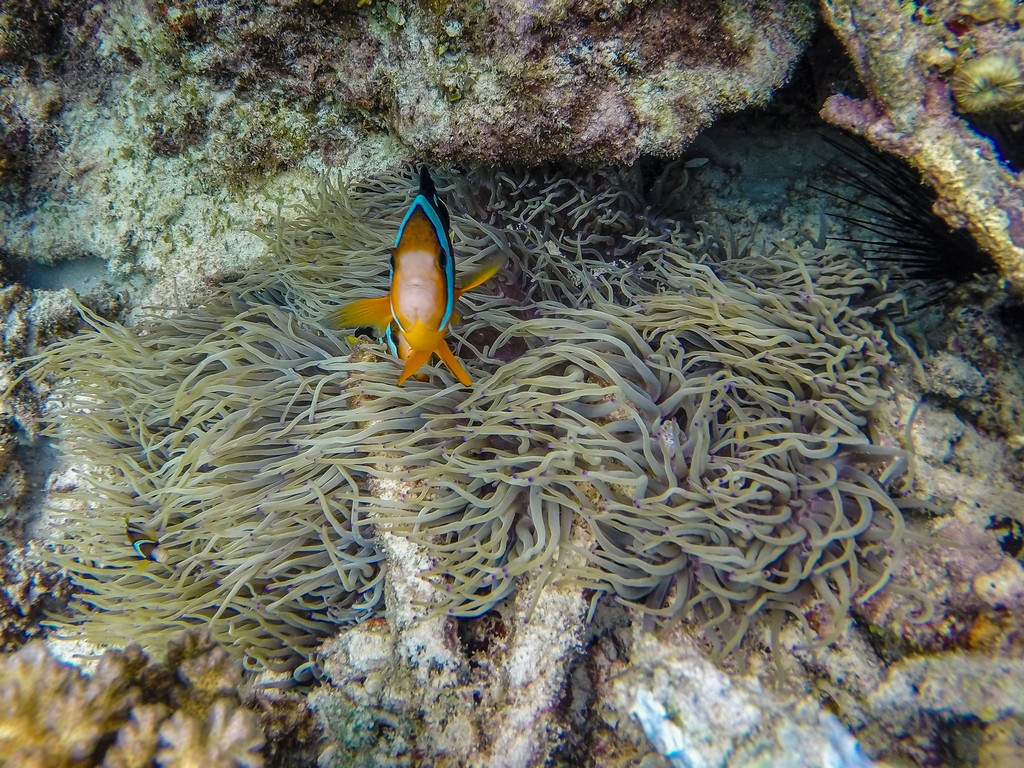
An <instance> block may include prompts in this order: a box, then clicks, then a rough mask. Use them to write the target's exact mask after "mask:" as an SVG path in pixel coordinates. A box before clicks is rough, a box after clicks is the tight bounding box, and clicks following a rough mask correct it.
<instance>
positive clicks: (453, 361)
mask: <svg viewBox="0 0 1024 768" xmlns="http://www.w3.org/2000/svg"><path fill="white" fill-rule="evenodd" d="M437 356H438V357H440V358H441V362H443V363H444V364H445V365H447V366H448V370H449V371H451V372H452V373H454V374H455V378H457V379H458V380H459V383H460V384H462V386H464V387H472V386H473V380H472V379H471V378H469V373H467V372H466V369H465V368H464V367H463V365H462V363H460V362H459V358H457V357H456V356H455V354H454V353H453V352H452V350H451V347H449V346H448V342H447V341H442V342H441V345H440V346H439V347H438V348H437Z"/></svg>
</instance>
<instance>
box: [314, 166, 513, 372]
mask: <svg viewBox="0 0 1024 768" xmlns="http://www.w3.org/2000/svg"><path fill="white" fill-rule="evenodd" d="M503 262H504V260H503V259H500V260H496V261H494V262H490V263H488V264H485V265H484V266H483V267H481V268H480V269H479V270H477V271H476V272H474V273H473V274H471V275H469V276H468V277H467V278H466V279H465V281H464V282H463V284H462V285H461V286H460V287H458V288H456V287H455V256H454V252H453V249H452V241H451V222H450V220H449V218H448V209H447V208H445V206H444V203H442V202H441V199H440V198H439V197H438V196H437V190H436V189H435V188H434V181H433V179H431V178H430V172H429V171H428V170H427V167H426V166H421V167H420V189H419V194H418V195H416V199H415V200H413V201H412V205H411V206H409V211H408V212H407V213H406V214H405V218H404V219H403V220H402V226H401V227H399V229H398V235H397V236H396V237H395V247H394V248H393V249H392V250H391V276H390V282H391V290H390V292H389V293H388V294H387V295H386V296H381V297H380V298H377V299H359V300H358V301H353V302H351V303H350V304H346V305H345V306H343V307H340V308H339V309H336V310H335V311H334V312H332V313H331V314H330V315H329V316H328V318H327V323H328V325H329V326H330V327H331V328H333V329H335V330H337V329H341V328H358V327H360V326H373V327H374V328H375V329H376V330H377V332H378V334H381V335H383V336H384V338H385V339H386V340H387V343H388V347H389V348H390V349H391V351H392V353H394V354H397V355H398V358H399V359H400V360H404V361H405V367H404V368H403V369H402V373H401V375H400V376H399V377H398V383H399V385H401V384H402V383H404V382H405V380H406V379H408V378H409V377H410V376H412V375H413V374H414V373H416V371H418V370H419V369H420V367H421V366H422V365H423V364H424V363H426V362H427V361H428V360H429V359H430V357H431V356H432V355H433V354H434V353H437V356H438V357H440V358H441V360H442V362H444V364H445V365H446V366H448V370H450V371H451V372H452V373H454V374H455V378H457V379H458V380H459V382H460V383H461V384H462V385H463V386H466V387H468V386H471V385H472V384H473V380H472V379H470V378H469V374H468V373H467V372H466V369H465V368H464V367H463V366H462V363H460V362H459V360H458V358H456V357H455V355H454V354H452V351H451V349H450V348H449V346H448V342H447V341H445V334H446V333H447V332H448V326H449V324H450V323H451V322H452V320H453V319H456V317H457V316H456V315H455V304H456V302H458V300H459V297H460V296H462V294H464V293H465V292H466V291H468V290H470V289H471V288H475V287H476V286H478V285H480V284H481V283H483V282H485V281H486V280H488V279H490V278H491V277H493V276H494V274H495V273H496V272H497V271H498V270H499V269H500V268H501V265H502V263H503Z"/></svg>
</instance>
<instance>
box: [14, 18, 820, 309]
mask: <svg viewBox="0 0 1024 768" xmlns="http://www.w3.org/2000/svg"><path fill="white" fill-rule="evenodd" d="M3 8H4V9H5V10H6V11H7V12H6V13H4V14H3V16H2V17H0V210H2V211H3V216H4V218H5V222H4V226H3V227H2V228H0V249H2V250H3V251H5V252H7V253H10V254H13V255H16V256H18V257H22V258H26V259H31V260H34V261H40V262H50V261H53V260H57V259H72V258H75V259H77V258H80V257H82V256H93V257H97V258H100V259H102V260H104V261H106V262H107V264H108V266H109V268H110V269H111V270H113V271H115V272H117V273H118V274H126V273H139V272H143V273H145V274H146V275H148V276H152V277H156V278H158V279H159V280H160V281H161V284H160V285H159V286H158V287H157V288H156V289H154V293H153V295H154V296H156V297H158V298H159V299H160V300H164V299H165V298H166V297H167V296H175V295H176V296H177V297H179V300H181V301H186V302H187V300H188V297H190V296H192V295H194V294H196V293H203V292H205V291H206V290H208V288H209V286H210V284H212V283H217V282H220V281H222V280H223V279H224V278H225V277H226V276H228V275H230V274H232V273H234V272H237V271H239V270H244V269H248V268H251V267H252V265H253V264H254V263H255V262H256V260H257V258H258V255H259V252H258V249H256V248H255V247H254V246H253V244H252V241H251V239H250V238H248V237H246V236H245V235H244V234H243V233H241V232H239V231H238V230H239V228H240V227H241V226H248V225H249V224H250V223H251V219H252V216H253V211H254V210H256V209H257V208H259V207H261V206H262V205H263V203H264V202H265V201H266V200H267V199H270V200H277V201H283V202H294V201H296V200H297V199H299V198H300V197H301V190H302V189H303V188H307V187H308V186H309V185H310V184H312V183H314V182H315V178H316V176H317V175H318V174H319V173H320V172H322V171H323V170H324V168H325V167H328V168H338V167H347V168H349V169H353V170H359V171H362V172H366V171H367V170H369V171H377V170H380V169H381V168H384V167H391V166H393V165H394V164H395V163H396V161H398V160H400V159H406V158H408V157H411V156H412V155H414V154H415V155H416V156H418V157H421V158H422V157H433V158H444V159H446V160H449V161H451V162H467V161H471V160H477V161H480V160H486V161H489V162H494V161H498V160H506V161H516V160H519V159H520V158H527V157H528V158H531V159H532V161H534V162H539V161H541V160H543V159H545V158H548V159H555V158H565V157H584V156H585V157H588V158H591V159H600V160H606V161H607V160H617V161H621V162H627V161H632V160H634V159H636V158H637V157H638V156H640V155H641V154H642V153H648V154H657V155H661V156H677V155H678V154H679V153H681V152H682V151H683V150H684V148H685V146H686V145H687V144H689V142H690V141H692V140H693V138H694V137H695V136H696V135H697V133H698V132H699V131H700V130H702V129H703V128H705V127H706V126H708V125H710V124H711V123H712V122H713V121H714V120H715V119H716V118H717V117H718V116H720V115H722V114H726V113H731V112H736V111H739V110H741V109H743V108H744V107H746V106H748V105H751V104H764V103H765V102H766V101H767V100H768V98H769V97H770V95H771V94H772V93H773V92H774V90H775V89H776V88H777V87H778V86H779V85H780V84H782V83H783V82H784V81H785V80H786V79H787V78H788V76H789V73H790V71H791V70H792V68H793V66H794V65H795V62H796V61H797V59H798V57H799V55H800V53H801V51H802V50H803V48H804V46H805V44H806V41H807V39H808V38H809V36H810V33H811V30H812V28H813V26H814V6H813V4H812V3H811V2H810V1H809V0H800V2H777V1H773V2H759V3H756V4H750V3H745V2H736V1H734V0H723V1H722V2H718V3H714V4H712V5H708V4H702V3H693V2H687V3H677V2H666V0H656V1H655V2H652V1H651V0H644V1H643V2H629V3H621V2H616V3H604V2H600V3H584V4H579V3H569V2H565V0H546V2H543V3H528V4H523V3H519V2H511V1H510V0H489V1H488V2H486V3H484V2H476V3H467V2H458V3H447V4H445V3H425V4H424V3H411V2H399V3H390V2H381V1H378V2H373V3H354V2H348V1H347V0H346V1H345V2H309V1H308V0H287V1H284V0H282V1H280V2H274V3H257V4H253V3H249V2H240V1H237V0H228V1H225V2H209V1H208V0H183V1H182V2H175V3H168V2H158V1H156V0H152V1H151V2H145V3H142V4H141V5H140V4H139V3H136V2H130V0H112V2H107V3H102V4H88V3H79V2H71V1H70V0H65V1H64V2H58V1H57V0H49V1H48V2H46V3H41V4H40V3H28V2H20V1H19V2H14V1H13V0H11V1H10V2H7V3H4V5H3ZM30 22H34V23H30ZM3 40H7V41H8V45H9V48H6V49H5V46H4V43H3V42H2V41H3ZM8 50H9V55H7V56H4V55H3V54H4V53H5V51H8Z"/></svg>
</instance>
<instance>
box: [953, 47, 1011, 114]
mask: <svg viewBox="0 0 1024 768" xmlns="http://www.w3.org/2000/svg"><path fill="white" fill-rule="evenodd" d="M953 98H954V99H956V105H957V109H959V110H960V111H961V112H968V113H974V112H1019V111H1021V110H1024V74H1022V73H1021V68H1020V64H1019V63H1018V61H1017V59H1016V57H1015V56H1013V55H1012V54H1007V53H992V54H989V55H987V56H979V57H978V58H976V59H971V60H969V61H966V62H963V63H961V64H960V65H958V66H957V68H956V71H955V72H954V73H953Z"/></svg>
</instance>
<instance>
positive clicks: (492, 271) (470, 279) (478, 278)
mask: <svg viewBox="0 0 1024 768" xmlns="http://www.w3.org/2000/svg"><path fill="white" fill-rule="evenodd" d="M504 265H505V257H504V256H498V257H497V258H493V259H488V260H487V261H485V262H484V263H483V264H482V265H480V266H479V267H477V268H476V269H475V270H473V271H472V272H470V273H469V274H468V275H466V276H465V277H464V278H463V279H462V284H461V285H460V286H459V287H458V288H456V289H455V298H456V299H457V298H459V297H460V296H461V295H462V294H464V293H465V292H466V291H470V290H472V289H474V288H476V287H477V286H478V285H481V284H483V283H486V282H487V281H488V280H490V279H491V278H492V277H494V276H495V275H496V274H497V273H498V270H499V269H501V268H502V267H503V266H504Z"/></svg>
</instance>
